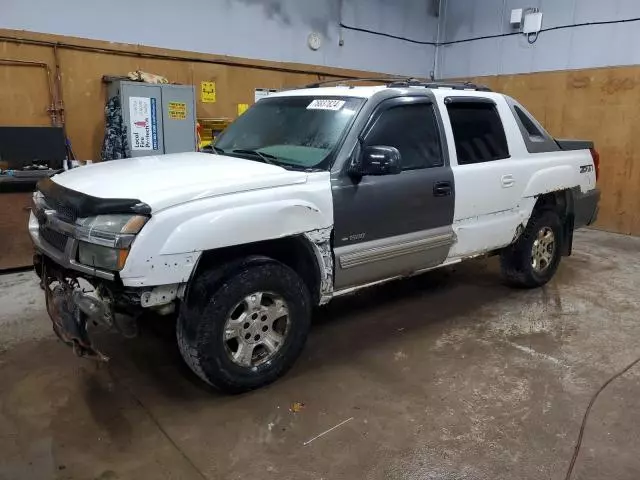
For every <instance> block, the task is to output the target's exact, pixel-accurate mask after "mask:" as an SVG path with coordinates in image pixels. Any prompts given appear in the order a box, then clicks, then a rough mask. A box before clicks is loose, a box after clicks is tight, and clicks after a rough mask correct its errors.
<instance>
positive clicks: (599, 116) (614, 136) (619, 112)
mask: <svg viewBox="0 0 640 480" xmlns="http://www.w3.org/2000/svg"><path fill="white" fill-rule="evenodd" d="M473 81H475V82H479V83H484V84H485V85H488V86H489V87H491V88H492V89H494V90H496V91H499V92H503V93H506V94H508V95H511V96H512V97H514V98H516V99H518V100H519V101H520V102H522V103H523V105H525V106H526V107H527V109H528V110H529V111H530V112H531V113H532V114H533V115H534V116H535V117H536V118H537V119H538V120H539V121H540V122H541V123H543V124H544V126H545V128H547V130H548V131H549V132H550V133H551V134H552V135H553V136H555V137H556V138H577V139H588V140H593V141H594V142H595V145H596V149H597V150H598V151H599V152H600V179H599V181H598V186H599V187H600V189H601V190H602V200H601V203H600V214H599V217H598V222H597V224H596V227H598V228H601V229H604V230H609V231H613V232H619V233H626V234H632V235H640V66H632V67H615V68H600V69H589V70H574V71H559V72H542V73H532V74H521V75H503V76H495V77H478V78H474V79H473Z"/></svg>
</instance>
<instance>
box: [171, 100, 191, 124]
mask: <svg viewBox="0 0 640 480" xmlns="http://www.w3.org/2000/svg"><path fill="white" fill-rule="evenodd" d="M168 107H169V118H170V119H171V120H185V119H186V118H187V104H186V103H182V102H169V105H168Z"/></svg>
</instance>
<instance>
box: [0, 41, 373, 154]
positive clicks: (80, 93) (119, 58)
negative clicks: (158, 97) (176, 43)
mask: <svg viewBox="0 0 640 480" xmlns="http://www.w3.org/2000/svg"><path fill="white" fill-rule="evenodd" d="M14 36H15V37H19V38H23V39H26V40H27V41H28V42H29V41H32V42H44V41H46V42H50V43H53V42H59V43H60V44H61V46H60V47H58V58H59V65H60V70H61V79H62V82H61V85H62V93H63V99H64V104H65V113H66V126H67V133H68V136H69V138H70V140H71V142H72V146H73V150H74V152H75V154H76V155H77V156H78V158H80V159H94V160H95V159H98V158H99V153H100V149H101V145H102V139H103V134H104V105H105V101H106V86H105V84H103V83H102V76H103V75H126V74H127V73H128V72H131V71H135V70H143V71H146V72H150V73H155V74H158V75H162V76H165V77H166V78H167V79H168V80H169V81H170V82H171V83H179V84H192V85H195V86H196V103H197V106H196V109H197V112H196V113H197V116H198V117H200V118H206V117H229V118H235V117H236V116H237V105H238V104H239V103H248V104H253V101H254V89H255V88H275V89H279V88H283V87H294V86H301V85H305V84H308V83H311V82H315V81H318V80H319V79H331V78H341V77H371V76H372V75H375V74H371V73H370V72H369V73H365V72H359V71H353V70H342V69H335V68H324V67H317V66H311V65H299V64H287V63H278V62H265V61H260V60H247V59H236V58H230V57H220V56H214V55H204V54H194V53H193V52H178V51H172V50H165V49H157V48H147V47H140V46H133V45H124V44H112V43H107V42H99V41H94V40H85V39H78V38H71V37H60V36H54V35H44V34H36V33H29V32H14V31H10V30H0V59H1V58H5V59H7V58H8V59H14V60H27V61H35V62H44V63H46V64H48V65H49V67H50V69H51V71H52V74H54V75H55V57H54V53H53V47H52V46H51V45H34V44H19V43H15V42H13V41H3V40H2V38H3V37H11V38H14ZM65 45H70V46H71V48H68V47H65ZM77 46H80V47H87V48H96V49H107V48H108V49H109V50H114V49H115V50H119V51H122V52H128V53H129V55H128V56H126V55H121V54H117V53H111V52H105V53H97V52H95V51H86V50H79V49H76V48H73V47H77ZM137 52H140V53H142V54H146V55H149V54H153V55H156V56H164V57H172V58H146V57H139V56H136V55H135V54H136V53H137ZM179 56H183V57H187V58H192V59H194V61H187V60H180V59H176V57H179ZM208 61H211V62H212V63H208ZM214 62H223V63H227V64H222V63H214ZM229 63H233V65H229ZM332 75H335V77H333V76H332ZM201 81H214V82H216V87H217V101H216V103H202V102H201V101H200V95H199V86H200V82H201ZM0 85H2V88H0V125H49V124H50V117H49V114H48V112H47V108H48V107H49V105H50V100H49V98H48V89H47V83H46V72H45V70H44V69H39V68H34V67H26V66H19V67H16V66H7V65H2V64H0Z"/></svg>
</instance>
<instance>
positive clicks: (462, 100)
mask: <svg viewBox="0 0 640 480" xmlns="http://www.w3.org/2000/svg"><path fill="white" fill-rule="evenodd" d="M443 103H444V104H443V105H442V107H443V110H445V111H446V117H445V128H446V129H447V131H448V132H449V131H450V132H451V133H450V134H449V135H450V138H453V142H451V144H450V150H451V149H453V152H454V154H452V155H451V157H452V162H451V163H452V168H453V172H454V178H455V182H456V189H457V192H456V206H455V215H454V232H455V233H456V238H457V241H456V245H455V246H454V247H453V248H452V249H451V252H450V257H452V258H453V257H464V256H469V255H474V254H478V253H484V252H486V251H490V250H493V249H496V248H499V247H502V246H505V245H508V244H509V243H510V242H511V241H512V239H513V237H514V235H515V233H516V228H517V226H518V225H519V224H520V223H521V222H522V219H521V218H520V217H521V216H523V215H524V213H522V214H521V212H520V210H519V207H520V200H521V199H522V190H523V188H524V186H525V185H526V183H527V180H528V178H527V175H525V174H524V173H525V172H524V171H523V168H522V167H523V164H522V161H521V160H522V156H523V151H522V150H523V147H524V145H523V144H522V142H521V141H520V142H519V143H514V142H513V141H512V140H513V139H514V138H518V139H519V140H521V135H520V132H519V131H517V127H516V125H515V122H514V121H513V118H512V117H513V115H512V114H511V112H510V110H509V108H508V106H507V105H506V103H505V102H504V101H502V102H501V101H500V99H493V98H485V97H471V96H462V97H456V96H451V97H447V98H445V99H444V102H443ZM503 120H506V122H505V121H503ZM505 127H507V128H508V130H507V133H505ZM449 128H450V129H451V130H449ZM514 131H515V132H514ZM514 133H515V134H516V135H517V137H516V136H514ZM508 139H511V141H508Z"/></svg>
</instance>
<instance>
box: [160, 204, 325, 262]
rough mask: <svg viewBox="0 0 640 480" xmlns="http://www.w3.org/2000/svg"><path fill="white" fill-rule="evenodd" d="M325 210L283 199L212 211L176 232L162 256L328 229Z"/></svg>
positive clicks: (192, 219)
mask: <svg viewBox="0 0 640 480" xmlns="http://www.w3.org/2000/svg"><path fill="white" fill-rule="evenodd" d="M325 223H326V221H325V218H324V216H323V214H322V212H321V210H320V209H319V208H318V207H317V206H315V205H313V204H312V203H310V202H306V201H300V200H281V201H276V202H269V203H263V204H259V205H245V206H243V207H237V208H232V209H228V210H223V211H217V212H210V213H205V214H202V215H199V216H197V217H194V218H191V219H190V220H188V221H186V222H184V223H183V224H181V225H180V228H178V229H176V230H174V231H173V232H172V233H171V235H170V236H169V238H168V239H167V241H166V242H165V244H164V245H163V247H162V250H161V252H160V253H161V254H162V255H167V254H172V253H175V252H185V251H189V250H196V251H205V250H213V249H216V248H223V247H229V246H233V245H243V244H246V243H253V242H259V241H263V240H272V239H275V238H282V237H288V236H291V235H297V234H301V233H305V232H309V231H311V230H317V229H320V228H324V227H328V226H330V225H326V224H325Z"/></svg>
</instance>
